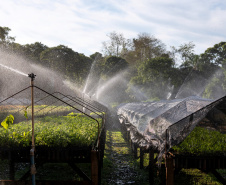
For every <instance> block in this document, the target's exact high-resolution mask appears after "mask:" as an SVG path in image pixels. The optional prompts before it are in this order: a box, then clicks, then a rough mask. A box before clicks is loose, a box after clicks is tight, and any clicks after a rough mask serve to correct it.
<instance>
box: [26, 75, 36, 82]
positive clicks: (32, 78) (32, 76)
mask: <svg viewBox="0 0 226 185" xmlns="http://www.w3.org/2000/svg"><path fill="white" fill-rule="evenodd" d="M35 76H36V75H35V74H34V73H31V74H28V77H30V78H31V81H34V79H35Z"/></svg>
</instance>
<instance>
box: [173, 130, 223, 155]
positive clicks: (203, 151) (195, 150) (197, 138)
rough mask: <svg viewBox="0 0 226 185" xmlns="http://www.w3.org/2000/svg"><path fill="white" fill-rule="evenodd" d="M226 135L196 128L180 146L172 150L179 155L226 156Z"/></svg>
mask: <svg viewBox="0 0 226 185" xmlns="http://www.w3.org/2000/svg"><path fill="white" fill-rule="evenodd" d="M225 143H226V134H222V133H220V132H218V131H213V130H208V129H205V128H201V127H196V128H195V129H194V130H193V131H192V132H191V134H190V135H188V137H187V138H186V139H185V140H184V141H183V142H182V143H181V144H180V145H178V146H174V147H173V148H172V149H173V150H175V151H176V152H178V153H189V154H195V155H214V154H216V153H217V154H219V155H221V154H226V145H225Z"/></svg>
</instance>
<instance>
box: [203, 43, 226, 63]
mask: <svg viewBox="0 0 226 185" xmlns="http://www.w3.org/2000/svg"><path fill="white" fill-rule="evenodd" d="M201 59H202V61H203V63H205V64H210V63H213V64H215V65H222V64H223V62H225V61H226V42H220V43H218V44H215V45H214V46H213V47H210V48H208V49H207V50H206V51H205V52H204V53H203V54H201Z"/></svg>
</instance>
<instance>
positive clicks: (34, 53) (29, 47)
mask: <svg viewBox="0 0 226 185" xmlns="http://www.w3.org/2000/svg"><path fill="white" fill-rule="evenodd" d="M46 49H48V46H46V45H44V44H42V43H41V42H35V43H33V44H26V45H25V46H24V50H25V51H24V54H25V55H26V57H27V58H28V59H29V60H32V61H33V62H36V63H40V56H41V53H42V52H43V51H45V50H46Z"/></svg>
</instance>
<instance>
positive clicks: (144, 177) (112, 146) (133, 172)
mask: <svg viewBox="0 0 226 185" xmlns="http://www.w3.org/2000/svg"><path fill="white" fill-rule="evenodd" d="M102 171H103V173H102V183H101V184H103V185H114V184H139V185H146V184H148V173H147V171H145V170H140V168H139V162H138V161H137V160H136V159H135V158H134V156H133V153H132V151H131V149H130V146H129V144H128V143H127V142H126V141H125V140H124V138H123V136H122V133H121V132H120V131H119V129H114V130H108V131H107V138H106V148H105V157H104V167H103V170H102Z"/></svg>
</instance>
